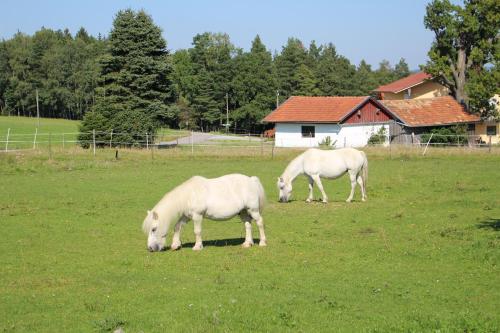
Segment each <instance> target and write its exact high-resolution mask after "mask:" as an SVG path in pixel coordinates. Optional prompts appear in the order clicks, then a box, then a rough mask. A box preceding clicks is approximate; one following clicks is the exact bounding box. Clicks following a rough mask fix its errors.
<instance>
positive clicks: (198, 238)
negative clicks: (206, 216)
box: [193, 214, 203, 251]
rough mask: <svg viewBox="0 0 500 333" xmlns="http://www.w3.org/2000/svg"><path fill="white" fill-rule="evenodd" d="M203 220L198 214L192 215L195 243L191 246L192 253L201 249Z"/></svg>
mask: <svg viewBox="0 0 500 333" xmlns="http://www.w3.org/2000/svg"><path fill="white" fill-rule="evenodd" d="M202 220H203V216H201V215H199V214H193V224H194V236H195V243H194V246H193V250H194V251H199V250H201V249H203V241H202V240H201V221H202Z"/></svg>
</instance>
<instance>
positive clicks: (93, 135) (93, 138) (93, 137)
mask: <svg viewBox="0 0 500 333" xmlns="http://www.w3.org/2000/svg"><path fill="white" fill-rule="evenodd" d="M92 142H93V146H94V156H95V129H94V130H92Z"/></svg>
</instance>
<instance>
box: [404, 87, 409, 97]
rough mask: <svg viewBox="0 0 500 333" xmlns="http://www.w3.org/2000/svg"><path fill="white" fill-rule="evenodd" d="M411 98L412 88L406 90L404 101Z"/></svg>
mask: <svg viewBox="0 0 500 333" xmlns="http://www.w3.org/2000/svg"><path fill="white" fill-rule="evenodd" d="M410 98H411V88H408V89H406V91H405V96H404V99H410Z"/></svg>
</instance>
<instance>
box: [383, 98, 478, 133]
mask: <svg viewBox="0 0 500 333" xmlns="http://www.w3.org/2000/svg"><path fill="white" fill-rule="evenodd" d="M380 102H381V103H382V104H383V105H385V107H386V108H388V109H389V110H391V111H392V112H393V113H394V114H395V115H397V116H398V118H399V119H401V120H402V121H403V122H404V123H405V125H407V126H409V127H420V126H438V125H451V124H458V123H471V122H477V121H479V120H480V118H479V117H478V116H476V115H472V114H470V113H467V112H466V111H465V109H464V107H463V106H462V105H460V104H459V103H458V102H457V101H456V100H455V99H453V97H451V96H443V97H435V98H425V99H405V100H383V101H380Z"/></svg>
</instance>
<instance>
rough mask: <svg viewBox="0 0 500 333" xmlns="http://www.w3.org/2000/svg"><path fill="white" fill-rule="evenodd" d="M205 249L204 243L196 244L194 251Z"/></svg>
mask: <svg viewBox="0 0 500 333" xmlns="http://www.w3.org/2000/svg"><path fill="white" fill-rule="evenodd" d="M201 250H203V245H195V246H193V251H201Z"/></svg>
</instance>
